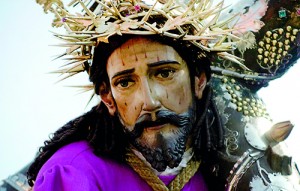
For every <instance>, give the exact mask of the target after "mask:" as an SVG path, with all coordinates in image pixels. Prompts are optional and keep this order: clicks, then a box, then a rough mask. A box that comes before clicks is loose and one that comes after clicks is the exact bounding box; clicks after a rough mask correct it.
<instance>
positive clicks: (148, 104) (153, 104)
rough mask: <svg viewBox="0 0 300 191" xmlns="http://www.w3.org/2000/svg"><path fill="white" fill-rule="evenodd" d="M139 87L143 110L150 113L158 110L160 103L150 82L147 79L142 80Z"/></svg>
mask: <svg viewBox="0 0 300 191" xmlns="http://www.w3.org/2000/svg"><path fill="white" fill-rule="evenodd" d="M141 85H142V87H141V89H142V95H143V107H142V108H143V110H144V111H148V112H151V111H155V110H157V109H158V108H160V107H161V103H160V101H159V99H158V96H157V92H156V88H155V85H154V84H152V83H151V82H150V83H149V81H148V79H145V80H143V82H142V84H141Z"/></svg>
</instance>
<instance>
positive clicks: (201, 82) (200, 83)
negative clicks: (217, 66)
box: [195, 72, 207, 99]
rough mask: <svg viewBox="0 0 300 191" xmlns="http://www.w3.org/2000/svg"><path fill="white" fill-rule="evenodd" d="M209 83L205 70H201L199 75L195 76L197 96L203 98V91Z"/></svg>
mask: <svg viewBox="0 0 300 191" xmlns="http://www.w3.org/2000/svg"><path fill="white" fill-rule="evenodd" d="M206 84H207V78H206V75H205V73H204V72H201V74H199V76H195V96H196V97H197V98H198V99H201V98H202V95H203V91H204V89H205V87H206Z"/></svg>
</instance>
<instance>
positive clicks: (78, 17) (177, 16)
mask: <svg viewBox="0 0 300 191" xmlns="http://www.w3.org/2000/svg"><path fill="white" fill-rule="evenodd" d="M37 3H39V4H41V5H43V7H44V11H45V12H46V13H47V12H48V11H50V12H52V13H54V14H55V19H54V21H53V23H52V25H53V26H54V27H62V26H63V27H64V28H65V30H66V34H57V33H54V36H56V37H58V38H59V39H61V40H63V41H64V42H63V43H61V44H59V46H63V47H67V49H66V51H65V52H64V53H63V54H61V55H59V56H58V57H57V58H60V57H67V59H68V60H69V63H67V64H66V66H65V67H64V68H63V69H60V70H57V71H55V72H57V73H61V74H63V75H65V76H64V77H63V79H66V78H68V77H71V76H74V75H75V74H78V73H80V72H83V71H87V70H88V66H89V65H90V63H91V59H92V57H93V48H94V47H96V46H97V44H99V43H100V42H102V43H103V42H104V43H109V37H110V36H113V35H122V34H131V35H162V36H166V37H169V38H173V39H178V40H182V41H183V42H184V41H189V43H192V44H194V45H195V46H196V47H199V49H201V50H202V51H206V52H212V53H214V54H216V55H218V57H221V58H222V59H227V60H230V61H233V62H236V63H238V64H239V65H242V63H241V62H240V61H241V59H240V58H238V57H236V56H234V55H231V54H229V53H228V51H232V50H233V49H234V48H235V43H234V42H233V41H230V40H228V39H229V38H230V39H234V38H236V39H239V37H236V36H234V35H233V34H232V31H233V30H234V29H233V28H229V27H228V23H230V22H231V21H232V19H233V18H234V17H235V16H232V17H231V18H227V19H226V20H223V21H222V20H220V19H219V16H220V13H221V12H222V11H223V10H224V8H223V1H222V2H221V3H219V4H216V5H213V3H212V1H210V0H192V1H190V2H188V3H185V2H181V1H178V0H167V1H166V2H162V1H155V2H151V1H147V2H144V1H142V0H89V1H84V2H83V1H81V0H73V1H72V2H70V3H69V4H68V6H67V7H68V8H65V7H64V5H63V2H62V1H60V0H37ZM78 8H79V9H78ZM71 10H72V11H75V12H74V13H72V12H71ZM76 10H79V11H77V12H76ZM83 88H85V89H87V90H90V89H93V86H84V87H83Z"/></svg>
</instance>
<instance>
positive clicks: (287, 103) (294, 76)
mask: <svg viewBox="0 0 300 191" xmlns="http://www.w3.org/2000/svg"><path fill="white" fill-rule="evenodd" d="M52 18H53V16H52V14H48V15H46V14H44V13H43V9H42V7H41V6H40V5H38V4H36V2H35V1H34V0H30V1H24V0H14V1H4V0H3V1H0V24H1V26H0V42H1V45H0V55H1V57H0V59H1V61H0V67H1V69H0V88H1V89H0V180H2V179H4V178H6V177H8V176H9V175H12V174H14V173H15V172H17V171H19V170H20V169H21V168H22V167H23V166H25V165H26V164H28V163H29V162H30V161H31V160H32V159H33V157H34V156H35V153H36V151H37V149H38V147H39V146H41V145H42V144H43V142H44V140H46V139H48V137H49V134H50V133H53V132H54V131H55V130H57V129H58V128H59V127H61V126H62V125H64V124H65V123H66V122H68V121H69V120H71V119H73V118H75V117H77V116H79V115H81V114H82V113H84V112H86V111H88V110H89V109H90V108H91V107H92V106H93V105H95V104H96V103H97V102H98V101H99V100H97V99H96V100H94V101H93V102H92V103H90V104H89V105H87V103H88V100H89V98H90V96H91V92H88V93H83V94H78V92H77V90H76V89H74V88H69V87H65V86H66V85H78V84H85V83H88V80H87V75H83V76H79V77H77V78H76V80H75V81H74V80H71V82H68V81H65V82H63V83H55V82H56V81H57V80H58V77H57V76H56V75H53V74H49V72H50V71H53V70H56V69H57V68H58V67H59V66H61V62H62V61H61V60H59V61H52V59H53V58H54V56H55V55H57V54H60V53H61V52H62V51H63V49H60V48H57V47H55V46H49V45H54V44H57V40H56V39H55V38H54V37H53V36H52V35H51V32H50V31H53V29H52V28H51V22H52ZM299 74H300V61H298V64H295V66H294V67H292V68H291V69H290V70H289V72H288V73H287V74H285V75H284V76H283V77H282V78H280V79H278V80H275V81H273V82H271V83H270V85H269V86H268V87H266V88H263V89H262V90H260V92H259V95H260V96H261V97H262V98H263V100H264V101H265V103H266V105H267V108H268V111H269V113H270V115H271V116H272V117H273V119H274V122H279V121H283V120H291V121H292V122H293V123H294V124H295V127H294V130H293V131H292V133H291V135H290V137H289V138H288V139H287V140H286V141H285V143H286V144H287V145H288V147H289V150H290V151H289V152H290V153H291V154H293V156H294V158H295V159H296V160H297V161H300V160H299V159H300V154H298V153H299V152H297V148H296V147H297V146H298V145H299V141H297V138H298V137H299V135H300V115H299V113H300V83H299V78H300V75H299ZM298 139H299V138H298ZM298 163H299V162H298Z"/></svg>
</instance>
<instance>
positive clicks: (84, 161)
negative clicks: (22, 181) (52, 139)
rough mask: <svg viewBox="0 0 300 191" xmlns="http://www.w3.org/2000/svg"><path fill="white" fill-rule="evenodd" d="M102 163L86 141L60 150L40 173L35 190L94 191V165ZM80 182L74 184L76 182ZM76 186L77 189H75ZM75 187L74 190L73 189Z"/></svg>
mask: <svg viewBox="0 0 300 191" xmlns="http://www.w3.org/2000/svg"><path fill="white" fill-rule="evenodd" d="M95 161H96V162H98V163H99V162H101V159H100V158H99V157H97V156H96V155H94V154H93V151H92V148H91V147H90V146H89V144H88V143H87V142H86V141H79V142H74V143H71V144H69V145H66V146H64V147H62V148H60V149H59V150H58V151H57V152H56V153H54V155H53V156H52V157H51V158H50V159H49V160H48V161H47V162H46V163H45V164H44V165H43V167H42V168H41V170H40V171H39V173H38V176H37V179H36V182H35V186H34V190H35V191H38V190H49V191H50V190H93V189H96V188H94V187H95V185H91V184H90V182H91V181H89V179H92V178H93V177H92V176H93V175H92V174H91V173H89V171H91V169H92V163H94V162H95ZM78 181H79V182H80V183H79V184H74V182H78ZM75 185H76V188H75V187H74V186H75ZM73 187H74V188H73Z"/></svg>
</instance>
